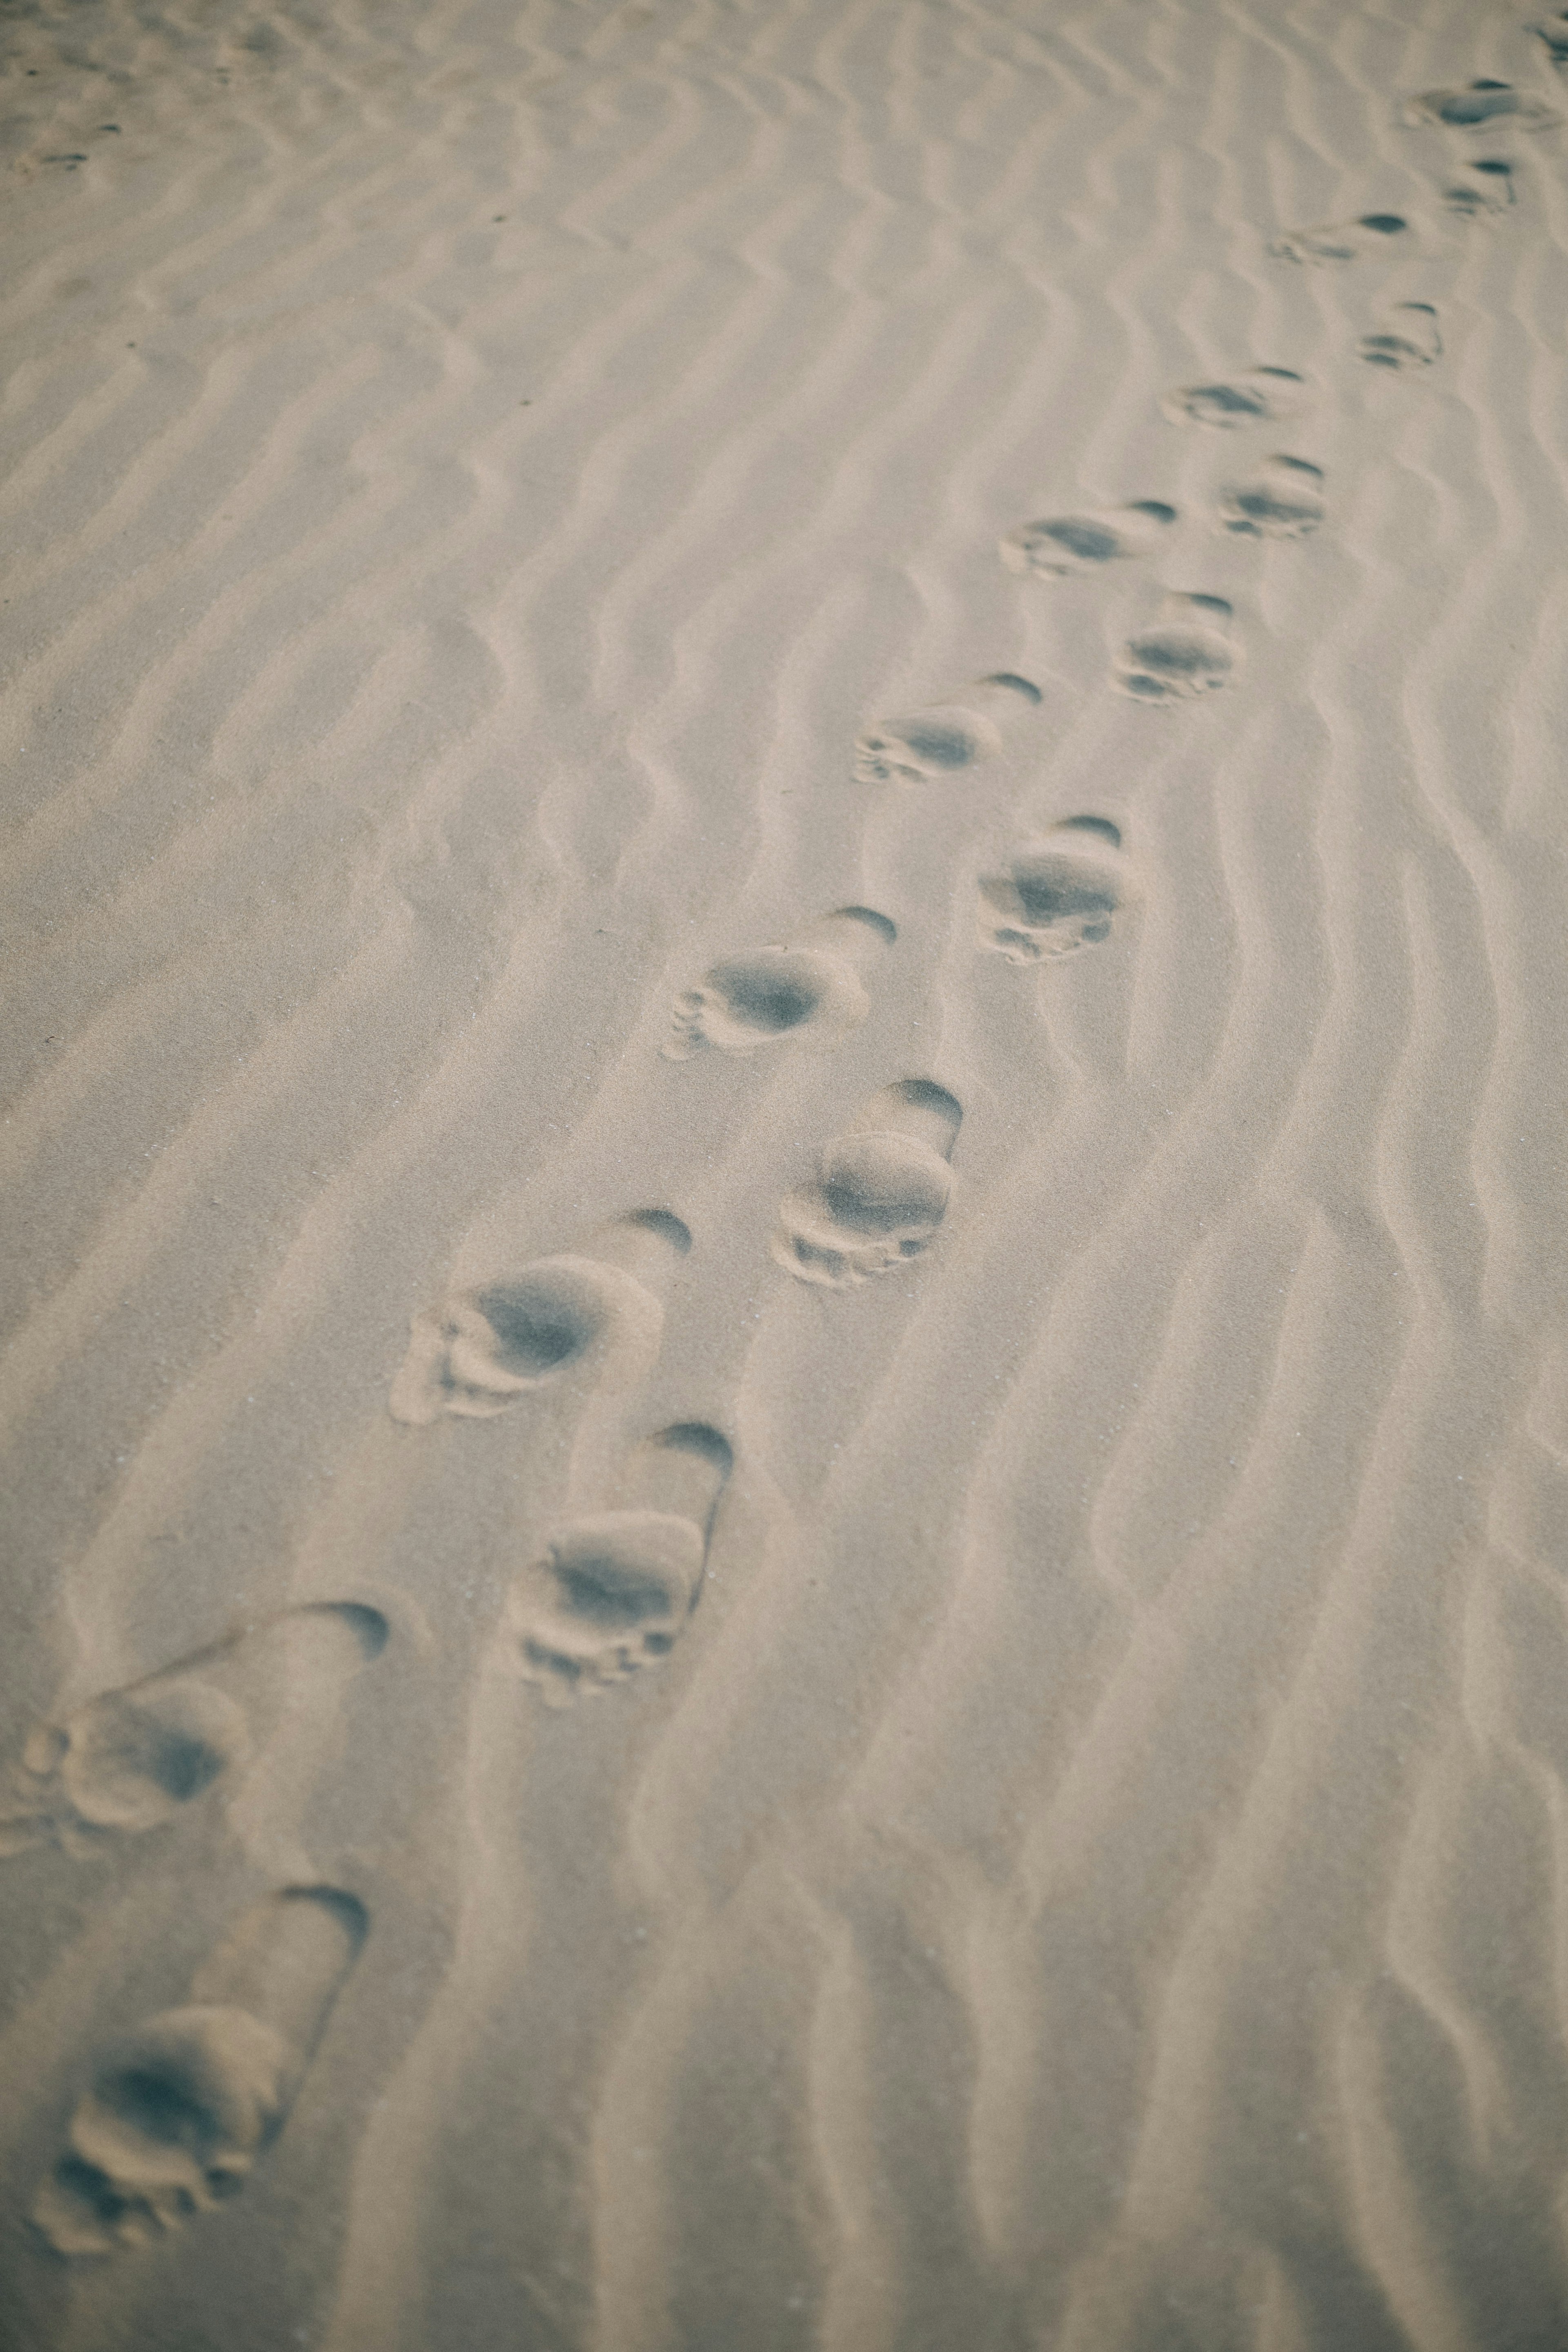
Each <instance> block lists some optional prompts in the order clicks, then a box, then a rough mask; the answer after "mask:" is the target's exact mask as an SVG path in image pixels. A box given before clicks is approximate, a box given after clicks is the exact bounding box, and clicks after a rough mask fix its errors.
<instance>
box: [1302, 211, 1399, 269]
mask: <svg viewBox="0 0 1568 2352" xmlns="http://www.w3.org/2000/svg"><path fill="white" fill-rule="evenodd" d="M1409 227H1410V224H1409V222H1408V221H1407V220H1406V219H1405V217H1404V215H1403V214H1401V213H1363V214H1362V215H1360V217H1359V219H1356V220H1352V221H1326V222H1324V223H1322V224H1321V226H1319V227H1317V228H1295V229H1290V230H1289V231H1288V232H1287V234H1286V235H1285V236H1277V237H1276V238H1275V239H1274V241H1273V243H1272V244H1271V245H1270V247H1269V248H1268V250H1269V252H1270V253H1271V254H1272V255H1273V256H1274V257H1275V259H1276V260H1277V261H1301V262H1309V263H1321V262H1332V261H1359V260H1360V259H1361V258H1362V257H1363V255H1364V254H1369V253H1377V252H1380V251H1386V250H1387V248H1388V247H1390V246H1392V245H1393V244H1394V242H1395V240H1396V239H1397V238H1399V237H1401V236H1405V235H1406V234H1407V232H1408V230H1409Z"/></svg>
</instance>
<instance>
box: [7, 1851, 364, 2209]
mask: <svg viewBox="0 0 1568 2352" xmlns="http://www.w3.org/2000/svg"><path fill="white" fill-rule="evenodd" d="M367 1926H368V1922H367V1919H366V1916H365V1911H364V1907H363V1905H362V1904H361V1903H359V1902H358V1901H356V1899H355V1898H354V1896H353V1895H345V1894H343V1893H342V1892H341V1891H340V1890H339V1889H337V1888H335V1887H330V1886H289V1887H285V1888H283V1889H282V1890H281V1892H280V1893H279V1894H276V1895H268V1896H267V1897H266V1899H265V1900H264V1901H262V1902H260V1903H258V1904H257V1905H255V1906H253V1908H252V1909H250V1910H249V1911H247V1912H246V1913H245V1914H244V1916H242V1917H241V1918H240V1920H239V1921H238V1922H237V1925H236V1927H235V1928H234V1930H233V1932H232V1933H231V1934H230V1935H229V1936H227V1937H226V1938H225V1939H224V1941H223V1942H222V1943H221V1944H220V1945H219V1946H218V1947H217V1948H216V1950H215V1951H214V1952H213V1953H212V1954H211V1955H210V1956H209V1958H207V1959H206V1960H205V1962H204V1963H203V1965H202V1966H201V1968H199V1969H197V1971H196V1974H195V1978H194V1979H193V1980H192V1983H191V1990H190V1999H189V2000H188V2002H187V2003H186V2004H185V2006H184V2007H183V2008H180V2009H171V2010H165V2011H163V2012H162V2014H161V2015H159V2016H157V2017H154V2018H152V2019H150V2020H149V2021H148V2022H147V2023H146V2024H145V2025H143V2026H142V2027H141V2028H140V2029H139V2030H138V2031H137V2032H133V2033H131V2034H128V2035H127V2036H126V2037H125V2039H124V2040H123V2041H122V2042H117V2043H116V2044H115V2045H114V2047H113V2048H112V2049H110V2050H109V2051H108V2052H106V2053H105V2054H104V2057H103V2059H102V2060H101V2062H100V2064H99V2066H98V2067H97V2069H96V2070H95V2072H94V2074H93V2079H92V2083H91V2086H90V2088H89V2090H88V2091H86V2092H85V2093H84V2094H83V2095H82V2097H81V2098H80V2100H79V2102H78V2105H77V2108H76V2112H75V2114H74V2115H73V2116H72V2117H71V2121H70V2125H69V2127H68V2131H67V2134H66V2143H67V2144H66V2151H65V2153H64V2155H63V2156H61V2158H59V2160H58V2163H57V2164H56V2165H55V2166H54V2167H53V2168H52V2170H51V2171H50V2172H49V2174H48V2175H47V2178H46V2179H45V2181H44V2183H43V2186H42V2188H41V2189H39V2191H38V2194H37V2199H36V2200H35V2202H34V2205H33V2220H34V2221H35V2223H36V2224H37V2227H38V2228H39V2229H40V2230H41V2231H43V2233H44V2235H45V2237H46V2238H47V2240H48V2242H49V2243H50V2244H51V2245H52V2246H53V2247H54V2248H55V2250H56V2252H58V2253H61V2254H67V2255H103V2254H111V2253H113V2252H116V2250H117V2249H119V2248H121V2247H125V2246H138V2245H146V2244H148V2243H150V2242H153V2241H154V2240H155V2239H158V2238H160V2237H162V2236H163V2235H164V2234H165V2233H166V2232H167V2231H170V2230H174V2229H177V2228H179V2227H180V2226H181V2225H182V2223H184V2222H185V2221H189V2220H190V2219H191V2218H192V2217H193V2216H194V2215H195V2214H198V2213H205V2212H207V2211H210V2210H211V2209H212V2208H213V2207H214V2206H215V2205H217V2204H220V2203H222V2202H223V2201H224V2200H226V2199H227V2198H230V2197H233V2196H234V2195H236V2194H237V2191H238V2190H239V2189H243V2188H244V2186H245V2184H246V2181H247V2179H248V2178H249V2176H250V2174H251V2172H252V2170H253V2169H254V2168H255V2166H256V2164H257V2162H258V2159H259V2158H261V2157H262V2156H263V2155H264V2154H265V2153H266V2151H267V2149H268V2147H270V2146H271V2145H272V2143H273V2141H274V2140H276V2138H277V2137H278V2135H279V2132H280V2131H281V2130H282V2128H283V2126H284V2125H285V2124H286V2123H287V2122H288V2120H289V2113H290V2111H291V2109H292V2107H293V2105H294V2102H295V2100H296V2098H297V2097H298V2096H299V2092H300V2084H301V2083H302V2082H303V2081H304V2078H305V2074H306V2071H307V2069H308V2068H309V2066H310V2060H311V2058H312V2056H313V2055H314V2053H315V2050H316V2046H317V2044H318V2042H320V2041H321V2034H322V2032H323V2031H324V2030H325V2027H326V2022H327V2019H328V2017H329V2015H330V2014H331V2008H332V2004H333V2002H334V2001H335V2000H336V1999H337V1997H338V1994H339V1993H340V1991H341V1990H342V1986H343V1984H344V1982H345V1980H346V1979H347V1978H348V1975H349V1973H350V1971H351V1969H353V1965H354V1963H355V1961H356V1960H357V1959H358V1958H359V1953H360V1948H361V1946H362V1945H363V1942H364V1938H365V1933H366V1928H367Z"/></svg>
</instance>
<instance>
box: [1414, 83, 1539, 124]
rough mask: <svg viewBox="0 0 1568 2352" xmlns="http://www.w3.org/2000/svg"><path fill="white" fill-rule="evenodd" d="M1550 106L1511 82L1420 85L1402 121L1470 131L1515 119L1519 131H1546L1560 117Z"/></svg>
mask: <svg viewBox="0 0 1568 2352" xmlns="http://www.w3.org/2000/svg"><path fill="white" fill-rule="evenodd" d="M1562 119H1563V118H1562V116H1561V115H1560V114H1559V113H1558V111H1557V109H1556V108H1555V107H1554V106H1551V105H1549V104H1548V103H1547V101H1546V100H1545V99H1543V98H1532V97H1531V95H1530V93H1529V92H1528V91H1526V90H1519V89H1514V87H1513V85H1512V83H1511V82H1506V81H1473V82H1471V83H1469V84H1468V87H1467V88H1466V89H1424V90H1420V91H1418V92H1417V93H1416V95H1415V97H1414V98H1411V99H1407V100H1405V121H1406V122H1415V123H1427V122H1431V123H1437V124H1440V125H1441V127H1442V128H1443V129H1444V130H1447V131H1474V130H1476V129H1477V128H1478V127H1479V125H1481V124H1482V123H1487V122H1501V121H1509V122H1515V123H1517V124H1518V125H1519V127H1520V129H1521V131H1549V130H1550V129H1552V126H1553V124H1555V123H1558V122H1560V121H1562Z"/></svg>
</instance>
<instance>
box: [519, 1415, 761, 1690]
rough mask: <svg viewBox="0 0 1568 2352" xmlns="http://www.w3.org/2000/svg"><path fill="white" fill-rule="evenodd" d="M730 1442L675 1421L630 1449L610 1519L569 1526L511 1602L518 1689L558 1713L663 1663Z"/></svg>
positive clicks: (682, 1613) (704, 1547)
mask: <svg viewBox="0 0 1568 2352" xmlns="http://www.w3.org/2000/svg"><path fill="white" fill-rule="evenodd" d="M731 1460H732V1455H731V1450H730V1444H729V1441H728V1440H727V1439H726V1438H723V1437H721V1435H720V1433H719V1432H718V1431H717V1430H716V1429H712V1428H710V1427H709V1425H708V1424H707V1423H706V1422H678V1423H676V1424H675V1425H674V1426H673V1427H672V1428H669V1429H662V1430H660V1431H659V1433H658V1435H657V1436H656V1437H648V1438H645V1439H644V1440H643V1442H642V1444H640V1445H637V1446H636V1447H634V1449H633V1451H632V1453H631V1454H630V1455H629V1456H628V1457H627V1460H626V1467H625V1469H624V1470H623V1472H622V1475H621V1480H620V1490H619V1502H618V1506H617V1507H616V1508H615V1509H614V1510H608V1511H599V1512H595V1513H593V1514H591V1515H589V1516H587V1517H582V1518H576V1519H570V1520H568V1521H567V1522H566V1524H565V1526H564V1527H563V1528H560V1529H559V1530H558V1531H557V1533H556V1534H555V1535H554V1536H553V1537H552V1539H551V1541H550V1542H549V1543H548V1544H547V1545H546V1547H545V1549H544V1550H543V1551H542V1553H541V1554H540V1556H539V1558H538V1559H535V1560H532V1561H531V1562H530V1564H529V1565H528V1567H527V1568H525V1569H524V1570H523V1571H522V1573H521V1576H519V1577H518V1579H517V1580H516V1582H515V1583H514V1584H513V1586H512V1589H511V1592H510V1597H509V1599H508V1602H507V1614H506V1622H507V1630H508V1632H509V1633H510V1636H511V1638H512V1640H513V1641H514V1642H515V1643H516V1644H517V1655H518V1661H519V1664H520V1666H521V1673H522V1675H523V1678H524V1680H525V1681H527V1682H531V1683H534V1684H537V1685H538V1686H539V1688H540V1690H541V1692H542V1696H543V1697H544V1698H545V1700H546V1702H547V1703H548V1704H549V1705H551V1706H566V1705H567V1704H568V1703H569V1702H570V1701H571V1700H572V1699H574V1698H575V1697H578V1696H584V1697H589V1696H595V1695H597V1694H599V1693H601V1692H603V1691H605V1690H608V1689H609V1687H610V1685H612V1684H614V1683H619V1682H625V1681H626V1678H627V1676H628V1675H635V1674H637V1672H638V1671H639V1670H640V1669H641V1668H642V1667H645V1666H651V1665H657V1664H658V1663H659V1661H660V1660H661V1659H663V1658H666V1657H668V1654H669V1653H670V1651H671V1650H672V1649H673V1648H674V1647H675V1644H676V1643H677V1642H678V1641H679V1638H680V1636H681V1634H682V1633H684V1631H685V1629H686V1625H687V1622H688V1621H689V1618H690V1615H691V1612H692V1611H693V1610H694V1609H695V1608H696V1606H697V1599H698V1594H699V1593H700V1591H701V1586H702V1577H703V1571H704V1569H705V1567H706V1565H707V1559H708V1542H709V1537H710V1533H711V1530H712V1525H713V1516H714V1513H715V1512H716V1511H717V1509H718V1507H719V1498H720V1496H721V1494H722V1493H723V1491H724V1486H725V1482H726V1480H727V1479H728V1477H729V1475H730V1467H731Z"/></svg>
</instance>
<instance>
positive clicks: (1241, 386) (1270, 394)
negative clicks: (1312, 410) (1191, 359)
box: [1161, 367, 1312, 427]
mask: <svg viewBox="0 0 1568 2352" xmlns="http://www.w3.org/2000/svg"><path fill="white" fill-rule="evenodd" d="M1311 396H1312V387H1311V385H1310V383H1308V382H1307V379H1306V377H1305V376H1302V375H1298V374H1297V373H1296V371H1295V369H1294V368H1281V367H1255V368H1247V369H1245V370H1244V371H1243V373H1241V374H1240V375H1237V376H1232V377H1230V378H1229V379H1228V380H1226V382H1224V383H1187V384H1181V385H1178V386H1177V388H1176V390H1175V391H1174V392H1168V393H1167V394H1165V397H1164V399H1163V401H1162V403H1161V406H1162V407H1163V410H1164V412H1165V414H1166V415H1167V416H1169V417H1172V418H1173V419H1174V420H1175V422H1176V423H1177V424H1178V425H1182V424H1191V425H1220V426H1222V427H1223V426H1228V425H1273V424H1275V423H1277V422H1278V421H1279V419H1280V418H1281V417H1286V416H1294V415H1297V414H1298V413H1299V412H1300V410H1301V409H1303V408H1305V407H1306V406H1307V404H1308V403H1309V402H1310V399H1311Z"/></svg>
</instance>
